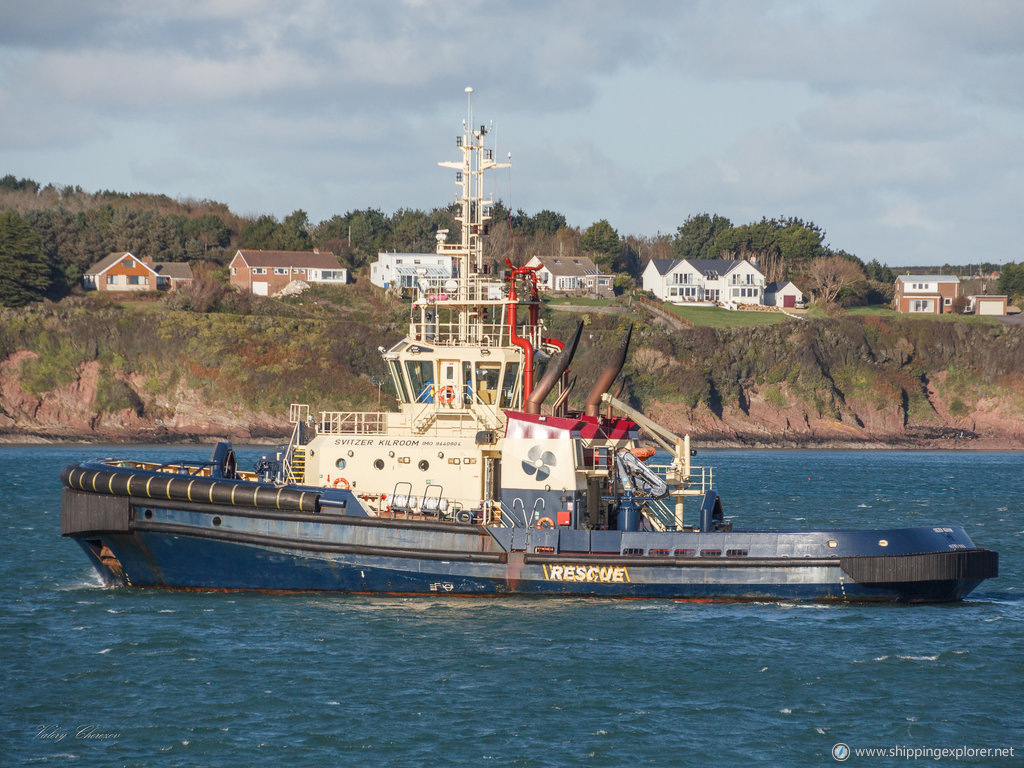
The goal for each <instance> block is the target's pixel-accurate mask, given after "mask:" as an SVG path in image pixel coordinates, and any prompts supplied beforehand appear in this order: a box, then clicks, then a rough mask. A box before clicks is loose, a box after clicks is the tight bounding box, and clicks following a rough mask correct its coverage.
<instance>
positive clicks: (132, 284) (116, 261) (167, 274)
mask: <svg viewBox="0 0 1024 768" xmlns="http://www.w3.org/2000/svg"><path fill="white" fill-rule="evenodd" d="M190 282H192V270H191V268H190V267H189V265H188V264H185V263H183V262H176V261H157V262H154V261H153V259H152V258H151V257H149V256H143V257H142V258H141V259H140V258H137V257H136V256H134V255H133V254H132V253H131V252H130V251H115V252H114V253H110V254H107V256H105V257H104V258H103V259H101V260H100V261H98V262H96V263H95V264H93V265H92V266H91V267H89V269H88V270H86V272H85V274H84V275H83V276H82V285H83V286H84V287H85V289H86V290H87V291H157V290H159V291H168V290H176V289H177V288H179V287H180V286H181V285H183V284H185V283H190Z"/></svg>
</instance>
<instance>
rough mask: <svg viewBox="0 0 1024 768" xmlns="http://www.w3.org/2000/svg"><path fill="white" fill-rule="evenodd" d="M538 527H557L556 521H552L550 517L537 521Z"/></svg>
mask: <svg viewBox="0 0 1024 768" xmlns="http://www.w3.org/2000/svg"><path fill="white" fill-rule="evenodd" d="M537 527H538V528H554V527H555V521H554V520H552V519H551V518H550V517H542V518H541V519H540V520H538V521H537Z"/></svg>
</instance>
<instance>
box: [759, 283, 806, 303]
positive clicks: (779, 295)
mask: <svg viewBox="0 0 1024 768" xmlns="http://www.w3.org/2000/svg"><path fill="white" fill-rule="evenodd" d="M764 303H765V305H766V306H769V307H793V308H795V307H802V306H803V305H804V294H803V291H801V290H800V289H799V288H797V287H796V286H795V285H793V283H791V282H789V280H782V281H779V282H775V283H768V285H766V286H765V287H764Z"/></svg>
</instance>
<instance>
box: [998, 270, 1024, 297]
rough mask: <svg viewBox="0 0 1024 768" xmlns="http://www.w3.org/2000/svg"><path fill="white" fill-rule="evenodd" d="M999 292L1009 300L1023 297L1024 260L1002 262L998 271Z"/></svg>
mask: <svg viewBox="0 0 1024 768" xmlns="http://www.w3.org/2000/svg"><path fill="white" fill-rule="evenodd" d="M999 292H1000V293H1005V294H1006V295H1007V296H1008V297H1009V298H1010V300H1011V301H1014V300H1019V299H1021V298H1024V262H1021V263H1020V264H1014V263H1012V262H1010V263H1008V264H1004V265H1003V268H1002V269H1001V270H1000V271H999Z"/></svg>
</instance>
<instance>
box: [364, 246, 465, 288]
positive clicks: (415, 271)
mask: <svg viewBox="0 0 1024 768" xmlns="http://www.w3.org/2000/svg"><path fill="white" fill-rule="evenodd" d="M453 270H454V266H453V264H452V257H451V256H447V255H444V254H440V253H378V254H377V260H376V261H375V262H373V263H372V264H371V265H370V282H371V283H373V284H374V285H376V286H379V287H380V288H384V289H388V288H390V289H391V290H394V291H396V292H397V293H402V292H404V291H408V290H412V288H413V286H415V285H416V282H417V280H418V279H419V278H420V277H426V278H427V279H428V280H431V281H432V282H433V281H440V280H447V279H448V278H450V277H454V271H453Z"/></svg>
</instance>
